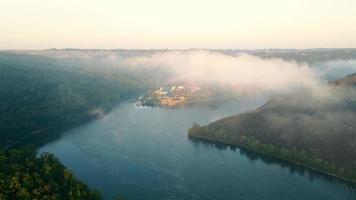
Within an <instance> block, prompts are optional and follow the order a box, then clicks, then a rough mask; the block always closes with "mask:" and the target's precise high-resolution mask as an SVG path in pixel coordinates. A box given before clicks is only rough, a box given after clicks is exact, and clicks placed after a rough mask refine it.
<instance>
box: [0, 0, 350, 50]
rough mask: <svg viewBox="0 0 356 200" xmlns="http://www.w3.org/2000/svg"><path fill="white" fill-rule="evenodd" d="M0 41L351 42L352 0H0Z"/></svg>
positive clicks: (41, 44)
mask: <svg viewBox="0 0 356 200" xmlns="http://www.w3.org/2000/svg"><path fill="white" fill-rule="evenodd" d="M0 27H1V29H0V49H43V48H69V47H72V48H146V49H147V48H183V49H184V48H249V49H253V48H319V47H333V48H342V47H349V48H351V47H352V48H355V47H356V0H126V1H123V0H0Z"/></svg>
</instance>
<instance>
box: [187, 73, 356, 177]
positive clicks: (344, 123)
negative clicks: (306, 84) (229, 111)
mask: <svg viewBox="0 0 356 200" xmlns="http://www.w3.org/2000/svg"><path fill="white" fill-rule="evenodd" d="M355 83H356V74H352V75H349V76H346V77H345V78H343V79H341V80H338V81H335V82H333V83H331V85H332V86H331V87H330V88H329V90H326V92H325V94H318V95H316V96H315V95H313V94H311V93H308V92H300V93H292V94H285V95H280V96H277V97H275V98H273V99H272V100H270V101H269V102H268V103H266V104H265V105H264V106H262V107H261V108H259V109H256V110H254V111H250V112H247V113H243V114H239V115H236V116H231V117H226V118H223V119H220V120H218V121H216V122H213V123H211V124H209V125H208V126H199V125H194V126H193V127H192V128H191V129H190V130H189V135H190V136H192V137H200V138H205V139H209V140H214V141H220V142H224V143H229V144H235V145H238V146H242V147H246V148H248V149H252V150H254V151H258V152H262V153H265V154H269V155H272V156H275V157H279V158H282V159H284V160H289V161H291V162H294V163H298V164H301V165H304V166H307V167H311V168H315V169H318V170H320V171H323V172H325V173H329V174H333V175H335V176H339V177H342V178H345V179H349V180H353V181H356V126H355V122H356V95H355V94H356V91H355V88H354V86H355Z"/></svg>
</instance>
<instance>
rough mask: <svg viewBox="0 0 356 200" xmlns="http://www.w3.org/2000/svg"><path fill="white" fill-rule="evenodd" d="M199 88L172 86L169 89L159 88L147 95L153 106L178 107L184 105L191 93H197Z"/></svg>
mask: <svg viewBox="0 0 356 200" xmlns="http://www.w3.org/2000/svg"><path fill="white" fill-rule="evenodd" d="M199 89H200V88H199V87H193V86H192V87H187V88H186V87H184V86H182V85H174V86H171V87H161V88H159V89H158V90H156V91H153V92H151V93H150V94H149V97H148V98H149V99H154V100H155V104H156V105H158V106H162V107H172V108H173V107H179V106H182V105H184V104H185V103H186V101H187V98H189V97H190V96H191V95H192V94H193V93H195V92H196V91H198V90H199Z"/></svg>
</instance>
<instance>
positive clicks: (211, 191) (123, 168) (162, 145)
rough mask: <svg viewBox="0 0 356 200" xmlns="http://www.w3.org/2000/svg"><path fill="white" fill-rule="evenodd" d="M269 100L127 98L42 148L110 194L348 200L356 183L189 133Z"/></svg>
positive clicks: (200, 199)
mask: <svg viewBox="0 0 356 200" xmlns="http://www.w3.org/2000/svg"><path fill="white" fill-rule="evenodd" d="M263 102H264V101H263V100H252V99H248V98H246V99H240V100H236V101H229V102H225V103H222V104H220V105H215V106H214V105H196V106H191V107H186V108H179V109H164V108H147V107H137V106H136V105H135V104H134V103H122V104H120V105H119V106H117V107H116V108H115V109H114V110H113V111H112V112H110V113H108V114H107V115H105V116H103V117H102V118H100V119H98V120H95V121H92V122H90V123H87V124H84V125H82V126H80V127H77V128H74V129H71V130H69V131H66V132H65V133H63V134H62V136H61V137H60V138H59V139H57V140H55V141H53V142H50V143H48V144H46V145H44V146H42V147H41V148H40V149H39V150H38V151H39V152H52V153H54V154H55V155H56V156H57V157H58V158H59V160H60V161H61V162H62V163H63V164H64V165H65V166H66V167H68V168H69V169H70V170H71V171H72V172H73V173H74V174H75V176H76V177H77V178H78V179H80V180H82V181H83V182H85V183H87V184H88V185H89V186H90V187H92V188H96V189H98V190H99V191H100V192H101V193H102V195H103V197H104V198H105V199H115V198H116V197H118V196H121V197H124V198H125V199H126V200H134V199H137V200H139V199H144V200H154V199H167V200H171V199H172V200H174V199H188V200H190V199H192V200H194V199H196V200H210V199H211V200H218V199H227V200H228V199H231V200H237V199H239V200H244V199H246V200H261V199H263V200H287V199H288V200H294V199H295V200H309V199H311V200H316V199H323V200H329V199H330V200H348V199H355V198H356V193H355V189H354V188H355V187H354V186H353V185H350V184H347V183H344V182H342V181H339V180H336V179H334V178H330V177H327V176H325V175H322V174H319V173H317V172H313V171H310V170H306V169H304V168H301V167H296V166H294V165H292V164H289V163H286V162H283V161H280V160H277V159H273V158H270V157H266V156H261V155H258V154H255V153H252V152H249V151H246V150H241V149H239V148H233V147H228V146H225V145H217V144H212V143H206V142H201V141H196V140H191V139H189V138H188V137H187V130H188V128H189V127H190V126H192V124H193V123H194V122H196V123H200V124H207V123H209V122H211V121H214V120H217V119H219V118H221V117H224V116H229V115H233V114H237V113H241V112H245V111H247V110H251V109H254V108H256V107H258V106H260V105H262V104H263Z"/></svg>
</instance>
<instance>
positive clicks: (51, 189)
mask: <svg viewBox="0 0 356 200" xmlns="http://www.w3.org/2000/svg"><path fill="white" fill-rule="evenodd" d="M0 199H69V200H75V199H88V200H97V199H101V195H100V193H99V192H98V191H93V190H90V189H89V188H88V187H87V186H86V185H85V184H84V183H82V182H80V181H78V180H77V179H76V178H75V177H74V176H73V174H72V173H71V172H70V171H69V170H68V169H66V168H65V167H64V166H63V165H62V164H61V163H60V162H59V161H58V160H57V159H56V158H55V157H54V156H53V155H52V154H49V153H43V154H41V155H40V156H39V157H36V152H35V150H34V148H33V147H30V146H27V147H23V148H21V149H11V150H1V151H0Z"/></svg>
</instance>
